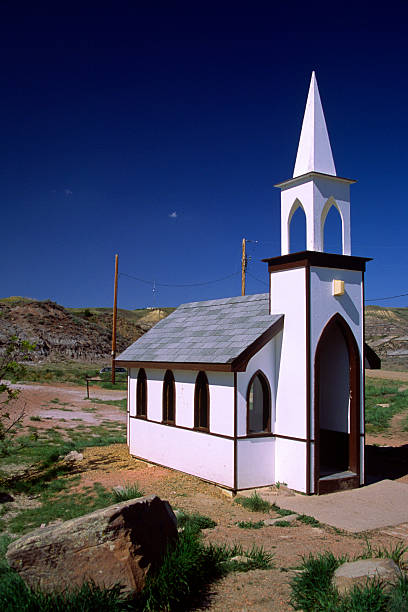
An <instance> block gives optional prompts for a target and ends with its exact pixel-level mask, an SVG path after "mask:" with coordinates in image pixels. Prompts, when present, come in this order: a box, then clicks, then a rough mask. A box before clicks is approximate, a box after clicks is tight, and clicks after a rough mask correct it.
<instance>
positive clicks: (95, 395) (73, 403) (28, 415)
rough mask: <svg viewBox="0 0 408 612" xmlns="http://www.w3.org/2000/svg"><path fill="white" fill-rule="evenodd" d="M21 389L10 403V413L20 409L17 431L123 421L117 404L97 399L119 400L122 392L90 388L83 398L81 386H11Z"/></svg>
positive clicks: (66, 427) (124, 420)
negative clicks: (20, 424)
mask: <svg viewBox="0 0 408 612" xmlns="http://www.w3.org/2000/svg"><path fill="white" fill-rule="evenodd" d="M14 386H15V387H16V388H18V389H20V390H21V393H20V396H19V398H18V400H17V401H16V402H13V403H12V404H10V410H9V411H10V413H11V415H12V416H13V415H17V414H20V412H21V411H22V410H24V418H23V419H22V421H21V423H22V425H23V429H22V430H21V433H23V434H26V433H29V432H30V428H32V427H34V426H35V428H36V429H38V430H39V431H40V430H42V429H52V428H53V429H55V428H58V429H60V430H62V431H63V430H64V429H73V428H75V427H77V426H78V425H87V426H90V425H99V424H102V423H103V422H104V421H111V422H118V423H126V412H124V411H123V410H121V409H120V408H119V407H117V406H111V405H109V404H101V403H99V401H94V400H95V399H97V400H102V401H103V400H105V401H111V400H120V399H123V398H125V397H126V391H114V390H109V389H100V388H96V387H93V388H92V389H91V391H90V396H91V398H90V399H89V400H88V399H86V389H84V387H72V386H69V385H22V384H19V385H14Z"/></svg>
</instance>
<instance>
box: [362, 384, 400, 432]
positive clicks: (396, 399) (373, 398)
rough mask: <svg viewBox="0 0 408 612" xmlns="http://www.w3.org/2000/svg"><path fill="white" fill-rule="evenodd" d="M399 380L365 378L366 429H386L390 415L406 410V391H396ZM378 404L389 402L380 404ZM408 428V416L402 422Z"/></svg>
mask: <svg viewBox="0 0 408 612" xmlns="http://www.w3.org/2000/svg"><path fill="white" fill-rule="evenodd" d="M400 386H401V383H400V382H395V383H393V382H391V381H388V382H387V383H386V384H385V383H384V382H383V381H376V380H372V379H370V380H367V381H366V392H365V398H366V399H365V418H366V429H367V431H371V432H381V431H386V430H387V429H388V428H389V426H390V422H391V419H392V417H393V416H394V415H395V414H399V413H401V412H404V411H405V410H408V391H398V388H399V387H400ZM379 404H389V406H380V405H379ZM403 427H404V429H405V430H408V417H407V419H406V421H405V424H404V426H403Z"/></svg>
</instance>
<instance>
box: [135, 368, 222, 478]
mask: <svg viewBox="0 0 408 612" xmlns="http://www.w3.org/2000/svg"><path fill="white" fill-rule="evenodd" d="M145 371H146V376H147V421H146V420H144V419H138V418H130V419H129V424H128V444H129V448H130V452H131V454H133V455H136V456H139V457H142V458H144V459H146V460H148V461H152V462H154V463H159V464H161V465H165V466H167V467H171V468H174V469H177V470H181V471H183V472H187V473H189V474H193V475H196V476H200V477H201V478H205V479H207V480H211V481H213V482H217V483H219V484H221V485H224V486H228V487H231V488H233V486H234V482H233V480H234V464H233V462H234V443H233V440H232V439H231V440H229V439H224V438H219V437H217V436H216V435H211V434H219V435H224V436H231V437H232V436H233V435H234V374H233V373H231V372H207V373H206V374H207V378H208V384H209V391H210V433H203V432H197V431H194V429H193V427H194V389H195V381H196V378H197V374H198V372H197V371H188V370H172V372H173V375H174V379H175V387H176V401H175V411H176V426H175V427H174V426H168V425H163V424H162V423H161V421H162V391H163V379H164V375H165V370H164V369H161V370H156V369H153V368H146V369H145ZM138 372H139V369H138V368H132V369H131V370H130V371H129V380H128V387H129V406H130V407H131V415H132V416H135V415H136V385H137V375H138ZM151 421H155V422H154V423H152V422H151ZM182 428H189V429H191V431H188V430H186V429H182Z"/></svg>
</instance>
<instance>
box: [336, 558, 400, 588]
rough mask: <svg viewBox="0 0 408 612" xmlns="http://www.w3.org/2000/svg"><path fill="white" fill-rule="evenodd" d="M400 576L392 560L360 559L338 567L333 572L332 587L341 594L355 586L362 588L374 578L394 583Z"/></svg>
mask: <svg viewBox="0 0 408 612" xmlns="http://www.w3.org/2000/svg"><path fill="white" fill-rule="evenodd" d="M400 576H401V570H400V569H399V567H398V565H397V564H396V563H395V562H394V561H393V560H392V559H360V560H359V561H352V562H350V563H343V565H340V567H338V568H337V569H336V571H335V572H334V576H333V585H334V586H335V587H337V589H338V590H339V592H340V594H343V593H346V592H347V591H349V590H350V589H352V588H353V587H354V585H355V584H359V585H362V586H363V585H365V584H366V582H367V581H368V580H372V579H374V578H376V579H381V580H384V581H385V582H396V581H397V580H398V578H399V577H400Z"/></svg>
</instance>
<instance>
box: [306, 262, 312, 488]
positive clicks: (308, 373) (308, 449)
mask: <svg viewBox="0 0 408 612" xmlns="http://www.w3.org/2000/svg"><path fill="white" fill-rule="evenodd" d="M305 292H306V495H310V494H311V486H310V459H311V457H310V454H311V443H310V429H311V427H310V421H311V418H312V409H311V398H310V396H311V380H310V377H311V364H310V362H311V346H310V325H311V324H310V315H311V305H310V266H309V265H307V266H306V267H305Z"/></svg>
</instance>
